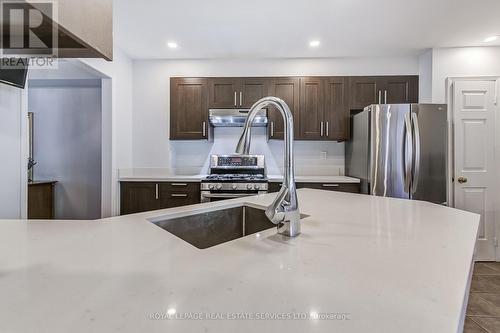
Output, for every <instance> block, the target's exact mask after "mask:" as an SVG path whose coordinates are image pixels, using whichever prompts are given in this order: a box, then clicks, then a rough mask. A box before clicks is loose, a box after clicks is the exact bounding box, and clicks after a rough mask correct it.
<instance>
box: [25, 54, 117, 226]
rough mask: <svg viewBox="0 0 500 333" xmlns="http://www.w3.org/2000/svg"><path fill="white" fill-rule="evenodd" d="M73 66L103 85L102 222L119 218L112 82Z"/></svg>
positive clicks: (76, 62) (83, 66) (84, 67)
mask: <svg viewBox="0 0 500 333" xmlns="http://www.w3.org/2000/svg"><path fill="white" fill-rule="evenodd" d="M72 64H73V65H75V66H77V67H79V68H81V69H82V70H85V71H87V72H89V73H92V74H94V75H95V76H96V79H97V80H100V81H101V88H100V89H101V126H102V127H101V128H102V129H101V133H102V134H101V218H106V217H111V216H116V215H119V209H120V207H119V195H118V191H119V182H118V171H117V169H116V168H115V164H116V161H115V156H114V154H113V152H114V149H113V144H114V140H113V134H114V131H113V116H114V115H113V95H112V94H113V81H112V80H113V79H112V78H111V77H109V76H107V75H106V74H104V73H102V72H100V71H97V70H96V69H94V68H92V67H90V66H89V65H88V64H86V63H84V62H82V61H81V60H79V59H75V60H72ZM29 80H30V78H29V76H28V79H27V81H26V88H25V89H24V90H23V91H22V94H21V113H20V117H21V147H20V148H21V154H20V156H21V183H20V188H21V192H20V194H21V203H20V209H21V216H20V218H21V219H27V218H28V173H27V168H28V157H29V149H28V147H29V141H28V111H29V98H28V92H29V89H30V87H29Z"/></svg>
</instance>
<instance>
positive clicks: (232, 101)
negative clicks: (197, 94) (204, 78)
mask: <svg viewBox="0 0 500 333" xmlns="http://www.w3.org/2000/svg"><path fill="white" fill-rule="evenodd" d="M238 86H239V80H238V79H235V78H225V77H224V78H211V79H208V89H209V102H208V107H209V108H214V109H217V108H219V109H224V108H236V107H238V105H239V103H238V98H239V96H238Z"/></svg>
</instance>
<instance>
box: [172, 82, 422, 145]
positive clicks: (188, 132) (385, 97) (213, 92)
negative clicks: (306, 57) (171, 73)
mask: <svg viewBox="0 0 500 333" xmlns="http://www.w3.org/2000/svg"><path fill="white" fill-rule="evenodd" d="M265 96H276V97H279V98H281V99H283V100H284V101H285V102H286V103H287V104H288V106H289V107H290V110H291V111H292V113H293V115H294V133H295V139H296V140H321V141H328V140H334V141H345V140H348V138H349V114H350V110H362V109H364V108H365V107H366V106H368V105H371V104H387V103H392V104H397V103H418V76H354V77H268V78H259V77H253V78H172V79H171V96H170V100H171V102H170V103H171V105H170V113H171V114H170V139H171V140H202V139H208V136H209V132H210V129H211V128H210V126H209V124H208V109H209V108H223V109H224V108H227V109H232V108H245V109H248V108H250V107H251V106H252V105H253V104H254V103H255V102H256V101H258V100H259V99H261V98H262V97H265ZM268 118H269V125H268V136H269V139H283V135H284V133H283V132H284V123H283V119H282V117H281V115H280V114H279V112H278V111H277V110H275V108H273V107H270V108H269V109H268Z"/></svg>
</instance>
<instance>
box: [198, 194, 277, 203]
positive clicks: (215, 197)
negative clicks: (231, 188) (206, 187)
mask: <svg viewBox="0 0 500 333" xmlns="http://www.w3.org/2000/svg"><path fill="white" fill-rule="evenodd" d="M265 193H267V192H266V191H258V192H246V193H241V192H240V193H235V192H220V193H216V192H210V191H201V202H202V203H203V202H214V201H220V200H227V199H235V198H244V197H251V196H253V195H257V194H265Z"/></svg>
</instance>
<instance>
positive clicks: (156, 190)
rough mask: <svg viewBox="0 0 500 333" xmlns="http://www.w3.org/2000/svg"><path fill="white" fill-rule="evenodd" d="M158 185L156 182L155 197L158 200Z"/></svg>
mask: <svg viewBox="0 0 500 333" xmlns="http://www.w3.org/2000/svg"><path fill="white" fill-rule="evenodd" d="M159 192H160V191H159V186H158V184H156V186H155V199H156V200H158V199H159V198H160V193H159Z"/></svg>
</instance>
